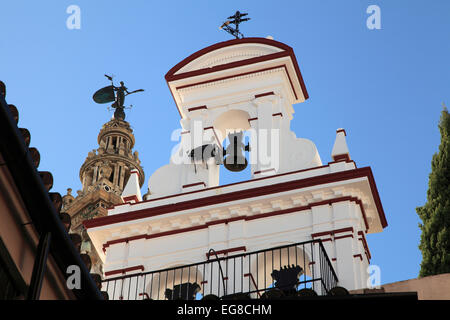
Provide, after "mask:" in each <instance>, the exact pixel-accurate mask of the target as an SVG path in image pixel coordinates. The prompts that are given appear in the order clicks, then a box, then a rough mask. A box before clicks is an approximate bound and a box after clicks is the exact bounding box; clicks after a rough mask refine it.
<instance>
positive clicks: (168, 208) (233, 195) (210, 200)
mask: <svg viewBox="0 0 450 320" xmlns="http://www.w3.org/2000/svg"><path fill="white" fill-rule="evenodd" d="M300 171H302V170H300ZM286 174H291V173H286ZM282 175H285V174H280V175H277V176H282ZM272 177H274V175H272V176H269V177H263V178H259V179H258V180H261V179H268V178H272ZM360 177H367V178H368V181H369V185H370V186H371V190H372V195H373V198H374V201H375V205H376V207H377V211H378V214H379V216H380V220H381V224H382V226H383V228H384V227H386V226H387V221H386V217H385V215H384V210H383V206H382V205H381V200H380V198H379V195H378V191H377V189H376V185H375V181H374V178H373V175H372V170H371V169H370V167H364V168H359V169H353V170H346V171H340V172H335V173H330V174H324V175H320V176H315V177H310V178H305V179H300V180H293V181H288V182H282V183H278V184H272V185H266V186H261V187H257V188H252V189H247V190H240V191H235V192H230V193H225V194H221V195H214V196H209V197H204V198H198V199H193V200H187V201H183V202H178V203H173V204H167V205H162V206H158V207H153V208H147V209H142V210H137V211H133V212H125V213H121V214H116V215H113V216H106V217H100V218H95V219H91V220H88V221H84V222H83V224H84V226H85V227H86V228H94V227H99V226H104V225H108V224H114V223H120V222H125V221H131V220H138V219H143V218H147V217H153V216H157V215H161V214H165V213H170V212H175V211H181V210H188V209H193V208H199V207H204V206H209V205H214V204H217V203H223V202H230V201H235V200H241V199H247V198H253V197H258V196H263V195H268V194H272V193H280V192H285V191H289V190H294V189H301V188H305V187H310V186H314V185H320V184H326V183H331V182H338V181H343V180H348V179H354V178H360ZM256 180H257V179H254V180H253V181H256ZM246 182H248V181H246ZM223 187H225V186H219V187H213V188H208V189H203V190H196V191H193V192H191V193H194V192H199V191H200V192H201V191H204V190H212V189H216V188H223ZM184 194H187V193H184ZM179 195H180V194H177V195H173V196H168V197H165V198H170V197H174V196H179ZM160 199H163V198H160ZM354 199H356V198H354ZM155 200H157V199H153V200H150V201H155ZM147 201H148V200H147ZM141 203H142V202H141ZM357 203H358V204H360V206H361V212H362V213H363V216H365V212H364V208H363V206H362V203H361V201H360V200H357ZM364 221H365V223H366V228H367V226H368V224H367V219H364Z"/></svg>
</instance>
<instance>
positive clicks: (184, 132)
mask: <svg viewBox="0 0 450 320" xmlns="http://www.w3.org/2000/svg"><path fill="white" fill-rule="evenodd" d="M189 132H191V131H189V130H188V131H183V132H181V134H186V133H189Z"/></svg>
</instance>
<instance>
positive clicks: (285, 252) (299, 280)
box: [102, 240, 338, 300]
mask: <svg viewBox="0 0 450 320" xmlns="http://www.w3.org/2000/svg"><path fill="white" fill-rule="evenodd" d="M208 256H209V257H208V260H206V261H203V262H199V263H194V264H190V265H183V266H177V267H172V268H167V269H162V270H157V271H151V272H145V273H139V274H132V275H128V276H122V277H116V278H110V279H107V280H104V281H103V288H102V290H106V291H107V292H108V294H109V297H110V299H111V300H143V299H153V300H166V299H168V300H173V299H182V300H195V299H201V298H202V297H205V299H206V298H211V297H215V298H216V299H217V297H220V298H221V299H227V298H232V297H233V295H234V297H236V295H238V296H239V297H240V298H241V299H242V298H251V299H258V298H267V295H268V294H270V293H273V292H274V291H277V292H278V293H280V294H281V295H285V294H287V295H289V294H294V295H295V294H298V293H299V292H309V293H311V292H312V291H311V290H313V291H314V292H315V293H316V294H318V295H325V294H327V293H328V292H329V291H330V290H331V289H332V288H334V287H335V286H336V285H337V281H338V279H337V276H336V273H335V272H334V270H333V267H332V265H331V262H330V260H329V259H328V256H327V253H326V251H325V249H324V247H323V244H322V242H321V241H320V240H311V241H307V242H301V243H296V244H290V245H285V246H280V247H275V248H270V249H264V250H259V251H255V252H249V253H243V254H238V255H233V256H228V257H221V258H219V257H217V255H215V254H214V253H213V250H211V251H210V254H209V255H208ZM305 289H306V290H305ZM206 296H208V297H206Z"/></svg>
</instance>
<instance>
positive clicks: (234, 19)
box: [219, 11, 250, 39]
mask: <svg viewBox="0 0 450 320" xmlns="http://www.w3.org/2000/svg"><path fill="white" fill-rule="evenodd" d="M246 15H248V13H240V12H239V11H236V13H235V14H234V16H231V17H228V18H227V19H228V20H227V21H225V22H224V23H223V24H222V25H221V26H220V27H219V29H223V30H225V31H226V32H228V33H229V34H231V35H233V36H235V37H236V39H242V38H243V37H244V35H243V34H242V33H241V32H239V24H240V23H242V22H245V21H248V20H250V18H244V19H242V17H245V16H246ZM230 24H234V25H235V27H234V28H233V27H231V26H230Z"/></svg>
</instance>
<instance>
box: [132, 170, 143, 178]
mask: <svg viewBox="0 0 450 320" xmlns="http://www.w3.org/2000/svg"><path fill="white" fill-rule="evenodd" d="M133 173H136V174H137V175H138V178H140V177H141V175H140V174H139V170H137V169H133V170H131V171H130V174H133Z"/></svg>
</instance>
